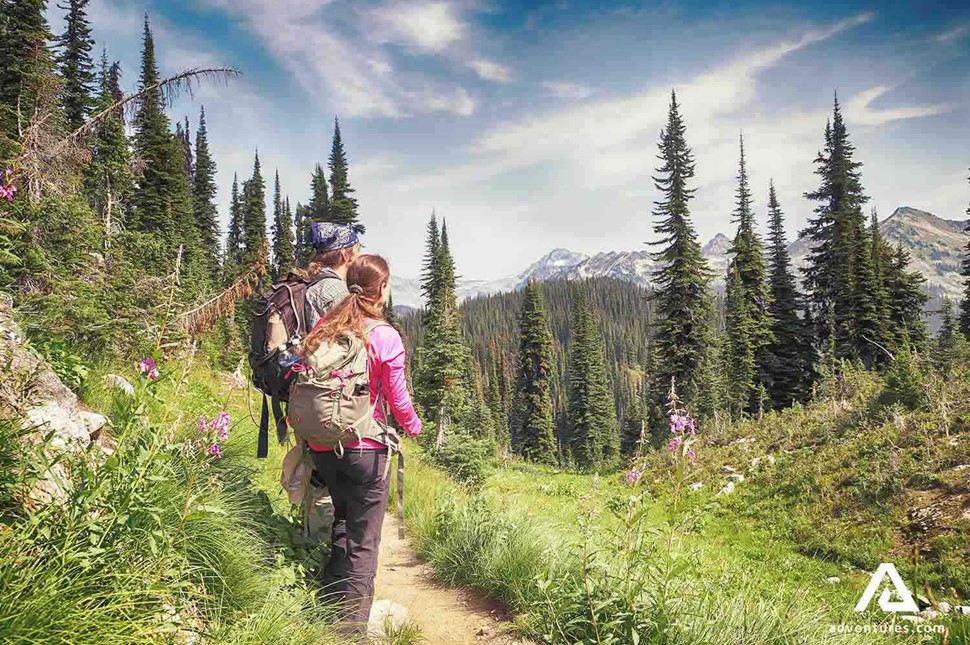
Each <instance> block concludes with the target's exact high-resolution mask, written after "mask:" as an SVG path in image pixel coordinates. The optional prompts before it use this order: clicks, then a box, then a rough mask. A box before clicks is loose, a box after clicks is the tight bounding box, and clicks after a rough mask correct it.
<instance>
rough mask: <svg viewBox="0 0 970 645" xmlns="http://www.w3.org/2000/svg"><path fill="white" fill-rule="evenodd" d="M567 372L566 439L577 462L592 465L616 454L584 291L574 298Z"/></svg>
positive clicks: (610, 407)
mask: <svg viewBox="0 0 970 645" xmlns="http://www.w3.org/2000/svg"><path fill="white" fill-rule="evenodd" d="M570 341H571V342H570V348H569V354H570V356H569V371H568V373H567V383H568V390H569V395H568V403H567V408H566V416H567V426H568V430H567V433H566V437H565V441H564V442H563V443H565V444H566V445H567V446H568V449H569V452H570V453H571V455H572V458H573V460H574V461H575V463H576V464H577V465H579V466H580V467H583V468H594V467H598V466H602V465H605V464H608V463H609V462H610V461H612V460H613V459H614V458H616V456H617V455H618V454H619V449H620V445H619V444H620V435H619V428H618V425H617V421H616V407H615V406H614V404H613V396H612V394H611V393H610V388H609V385H608V384H607V380H606V359H605V357H604V354H603V337H602V336H601V334H600V331H599V329H598V328H597V325H596V319H595V316H594V314H593V311H592V309H591V308H590V304H589V300H588V299H587V296H586V294H585V293H584V292H583V291H580V292H579V293H578V294H577V296H576V299H575V305H574V308H573V325H572V334H571V339H570Z"/></svg>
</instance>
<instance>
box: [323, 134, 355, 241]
mask: <svg viewBox="0 0 970 645" xmlns="http://www.w3.org/2000/svg"><path fill="white" fill-rule="evenodd" d="M328 163H329V167H330V216H329V218H328V220H329V221H331V222H336V223H337V224H346V225H348V226H353V227H354V230H355V231H357V232H358V233H363V232H364V225H363V224H361V223H360V222H359V221H357V199H356V198H355V197H354V189H353V188H351V186H350V178H349V170H348V165H347V153H346V151H345V150H344V142H343V139H342V138H341V136H340V121H338V120H337V118H336V117H334V120H333V145H332V146H331V149H330V159H329V162H328Z"/></svg>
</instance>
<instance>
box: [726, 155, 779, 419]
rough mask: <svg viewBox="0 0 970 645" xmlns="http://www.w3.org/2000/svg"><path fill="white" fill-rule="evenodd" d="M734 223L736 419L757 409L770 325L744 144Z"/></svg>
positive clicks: (729, 321)
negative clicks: (735, 230) (737, 415)
mask: <svg viewBox="0 0 970 645" xmlns="http://www.w3.org/2000/svg"><path fill="white" fill-rule="evenodd" d="M733 221H734V222H736V223H737V225H738V231H737V234H736V235H735V237H734V243H733V244H732V245H731V249H730V251H729V253H730V254H731V262H730V265H729V266H728V280H727V293H726V296H725V300H726V313H725V315H726V325H725V333H726V334H727V356H726V358H727V366H728V369H729V373H730V377H731V378H730V393H731V396H730V398H731V407H732V408H733V411H734V412H736V413H737V412H742V413H752V412H755V411H756V410H757V409H758V403H759V401H758V391H759V388H760V386H761V385H762V384H763V383H764V381H765V378H766V374H765V371H766V362H767V352H766V348H767V347H768V345H769V344H770V343H771V340H772V334H771V325H772V320H771V315H770V313H769V310H768V307H769V305H770V302H771V296H770V294H769V293H768V290H767V284H766V282H765V261H764V245H763V244H762V242H761V237H760V236H759V235H758V233H757V231H756V230H755V222H754V211H753V209H752V207H751V190H750V188H749V186H748V173H747V168H746V165H745V159H744V139H743V138H742V139H741V159H740V162H739V165H738V188H737V203H736V205H735V210H734V216H733Z"/></svg>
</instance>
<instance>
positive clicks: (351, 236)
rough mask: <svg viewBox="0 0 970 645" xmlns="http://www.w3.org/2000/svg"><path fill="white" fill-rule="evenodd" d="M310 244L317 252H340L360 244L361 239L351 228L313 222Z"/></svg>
mask: <svg viewBox="0 0 970 645" xmlns="http://www.w3.org/2000/svg"><path fill="white" fill-rule="evenodd" d="M310 244H312V245H313V247H314V248H315V249H316V250H317V251H339V250H340V249H346V248H350V247H352V246H356V245H357V244H360V238H358V237H357V231H355V230H354V229H353V228H351V227H349V226H344V225H343V224H333V223H331V222H312V223H311V224H310Z"/></svg>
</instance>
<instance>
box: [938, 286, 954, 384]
mask: <svg viewBox="0 0 970 645" xmlns="http://www.w3.org/2000/svg"><path fill="white" fill-rule="evenodd" d="M959 333H960V331H959V329H957V321H956V319H955V318H954V317H953V302H952V301H951V300H950V299H949V298H948V297H947V296H943V304H942V306H941V307H940V331H939V333H937V335H936V347H935V351H934V362H935V363H936V368H937V369H938V370H939V371H940V372H942V373H944V374H946V373H948V372H949V371H950V369H951V368H952V366H953V361H954V359H955V358H956V350H957V346H958V344H959Z"/></svg>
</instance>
